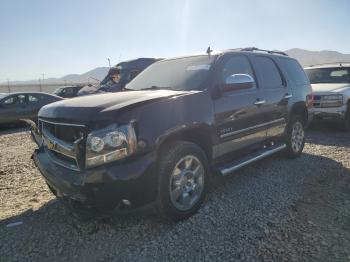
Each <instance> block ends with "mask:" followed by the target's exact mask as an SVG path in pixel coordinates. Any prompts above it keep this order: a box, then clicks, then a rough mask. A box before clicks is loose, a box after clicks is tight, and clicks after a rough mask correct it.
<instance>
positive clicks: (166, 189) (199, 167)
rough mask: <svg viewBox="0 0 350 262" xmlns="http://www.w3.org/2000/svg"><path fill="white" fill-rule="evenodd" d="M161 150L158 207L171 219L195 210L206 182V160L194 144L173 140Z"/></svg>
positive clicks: (162, 213)
mask: <svg viewBox="0 0 350 262" xmlns="http://www.w3.org/2000/svg"><path fill="white" fill-rule="evenodd" d="M167 149H169V151H168V152H164V151H163V152H162V154H161V155H162V157H161V159H160V163H159V184H158V186H159V188H158V201H157V202H158V211H159V213H160V215H161V216H162V217H163V218H165V219H167V220H170V221H172V222H177V221H180V220H184V219H187V218H189V217H190V216H192V215H193V214H195V213H196V212H197V211H198V209H199V208H200V206H201V205H202V203H203V202H204V199H205V196H206V192H207V188H208V185H209V168H208V160H207V157H206V155H205V153H204V152H203V150H202V149H201V148H200V147H199V146H197V145H196V144H193V143H189V142H185V141H177V142H175V143H171V144H169V145H168V146H167Z"/></svg>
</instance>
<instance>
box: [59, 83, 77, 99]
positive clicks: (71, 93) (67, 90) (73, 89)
mask: <svg viewBox="0 0 350 262" xmlns="http://www.w3.org/2000/svg"><path fill="white" fill-rule="evenodd" d="M82 88H83V86H82V85H74V86H61V87H59V88H57V89H56V90H55V91H54V92H53V93H54V94H55V95H56V96H60V97H64V98H72V97H76V96H77V95H78V92H79V90H80V89H82Z"/></svg>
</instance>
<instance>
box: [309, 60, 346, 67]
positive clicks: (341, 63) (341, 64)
mask: <svg viewBox="0 0 350 262" xmlns="http://www.w3.org/2000/svg"><path fill="white" fill-rule="evenodd" d="M333 64H339V65H340V66H343V64H350V62H346V61H343V62H329V63H322V64H314V65H310V66H309V67H313V66H320V65H333Z"/></svg>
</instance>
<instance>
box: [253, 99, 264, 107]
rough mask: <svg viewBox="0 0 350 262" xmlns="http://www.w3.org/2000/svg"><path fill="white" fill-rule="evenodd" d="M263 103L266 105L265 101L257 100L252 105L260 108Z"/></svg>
mask: <svg viewBox="0 0 350 262" xmlns="http://www.w3.org/2000/svg"><path fill="white" fill-rule="evenodd" d="M265 103H266V100H258V101H255V102H254V105H256V106H260V105H263V104H265Z"/></svg>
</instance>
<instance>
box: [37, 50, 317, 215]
mask: <svg viewBox="0 0 350 262" xmlns="http://www.w3.org/2000/svg"><path fill="white" fill-rule="evenodd" d="M310 94H311V86H310V83H309V80H308V78H307V76H306V75H305V73H304V71H303V69H302V67H301V66H300V65H299V63H298V62H297V61H296V60H295V59H292V58H289V57H288V56H286V55H285V54H284V53H282V52H277V51H265V50H259V49H256V48H245V49H235V50H227V51H223V52H218V53H214V52H211V50H210V49H209V50H208V52H207V53H206V54H203V55H194V56H186V57H179V58H173V59H166V60H162V61H159V62H156V63H154V64H153V65H151V66H150V67H148V68H147V69H146V70H145V71H143V72H142V73H140V74H139V75H138V76H137V77H136V78H135V79H134V80H133V81H131V82H130V83H129V84H128V85H127V86H126V90H125V91H123V92H119V93H115V94H101V95H96V96H88V97H83V98H73V99H70V100H65V101H62V102H57V103H53V104H51V105H48V106H45V107H43V108H42V109H41V110H40V112H39V122H38V128H37V129H36V130H34V131H33V132H32V136H33V138H34V140H36V142H37V143H38V145H39V149H37V150H35V153H34V154H33V159H34V161H35V163H36V165H37V167H38V168H39V170H40V171H41V173H42V174H43V176H44V178H45V179H46V182H47V184H48V185H49V187H50V189H51V190H52V191H53V192H54V194H55V195H56V196H57V197H59V198H63V199H66V200H69V201H64V202H69V203H71V205H70V206H77V207H81V206H83V207H86V208H90V209H92V210H95V211H96V210H97V211H99V212H108V211H117V210H124V209H131V208H136V207H140V206H144V205H146V204H149V203H155V204H156V206H157V208H158V210H159V211H160V213H161V214H162V215H163V216H165V217H167V218H170V219H172V220H175V221H176V220H180V219H185V218H187V217H189V216H191V215H192V214H194V213H195V212H196V211H197V210H198V209H199V207H200V206H201V204H202V202H203V200H204V198H205V195H206V192H207V189H208V186H209V185H210V178H211V176H213V175H219V176H224V175H227V174H230V173H232V172H233V171H235V170H237V169H238V168H240V167H243V166H245V165H247V164H249V163H252V162H254V161H256V160H259V159H261V158H263V157H266V156H268V155H271V154H273V153H276V152H284V153H285V154H286V155H288V156H290V157H297V156H299V155H300V154H301V152H302V150H303V147H304V140H305V137H304V127H305V126H306V124H307V122H308V120H309V117H308V108H307V107H308V106H309V105H310V104H312V102H311V103H310V101H309V95H310Z"/></svg>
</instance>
